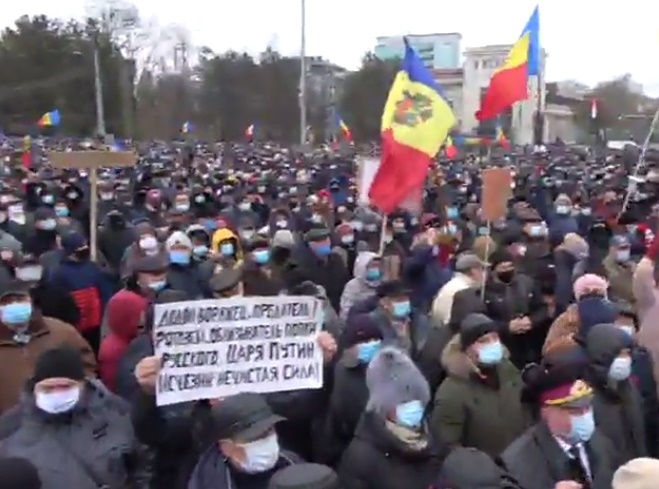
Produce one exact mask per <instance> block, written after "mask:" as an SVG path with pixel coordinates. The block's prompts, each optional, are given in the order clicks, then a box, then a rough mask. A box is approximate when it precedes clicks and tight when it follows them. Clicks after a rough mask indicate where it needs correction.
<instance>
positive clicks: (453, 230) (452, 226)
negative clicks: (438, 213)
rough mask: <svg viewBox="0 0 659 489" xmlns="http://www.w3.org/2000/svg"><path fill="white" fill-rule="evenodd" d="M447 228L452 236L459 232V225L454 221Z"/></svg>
mask: <svg viewBox="0 0 659 489" xmlns="http://www.w3.org/2000/svg"><path fill="white" fill-rule="evenodd" d="M447 230H448V232H449V234H450V235H451V236H455V235H456V234H458V226H456V225H455V224H453V223H451V224H449V225H448V226H447Z"/></svg>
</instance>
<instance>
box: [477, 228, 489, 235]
mask: <svg viewBox="0 0 659 489" xmlns="http://www.w3.org/2000/svg"><path fill="white" fill-rule="evenodd" d="M478 234H479V235H480V236H485V235H487V228H486V227H485V226H481V227H479V228H478Z"/></svg>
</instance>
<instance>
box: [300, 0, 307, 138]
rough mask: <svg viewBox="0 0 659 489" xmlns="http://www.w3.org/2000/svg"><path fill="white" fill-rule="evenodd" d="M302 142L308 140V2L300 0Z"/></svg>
mask: <svg viewBox="0 0 659 489" xmlns="http://www.w3.org/2000/svg"><path fill="white" fill-rule="evenodd" d="M300 11H301V12H300V13H301V21H300V95H299V96H300V144H301V145H304V144H305V143H306V142H307V59H306V58H307V34H306V30H307V2H306V0H300Z"/></svg>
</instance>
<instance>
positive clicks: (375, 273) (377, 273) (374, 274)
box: [366, 268, 382, 282]
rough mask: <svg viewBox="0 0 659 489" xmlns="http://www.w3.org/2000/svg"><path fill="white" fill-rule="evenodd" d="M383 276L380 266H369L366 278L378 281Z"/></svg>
mask: <svg viewBox="0 0 659 489" xmlns="http://www.w3.org/2000/svg"><path fill="white" fill-rule="evenodd" d="M380 278H382V271H381V270H380V269H379V268H368V269H367V270H366V280H368V281H369V282H377V281H378V280H380Z"/></svg>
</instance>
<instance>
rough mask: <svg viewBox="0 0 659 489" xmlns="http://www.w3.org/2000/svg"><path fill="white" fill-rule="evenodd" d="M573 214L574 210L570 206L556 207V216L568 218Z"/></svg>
mask: <svg viewBox="0 0 659 489" xmlns="http://www.w3.org/2000/svg"><path fill="white" fill-rule="evenodd" d="M570 212H572V208H571V207H570V206H569V205H559V206H557V207H556V214H558V215H560V216H567V215H568V214H569V213H570Z"/></svg>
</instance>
